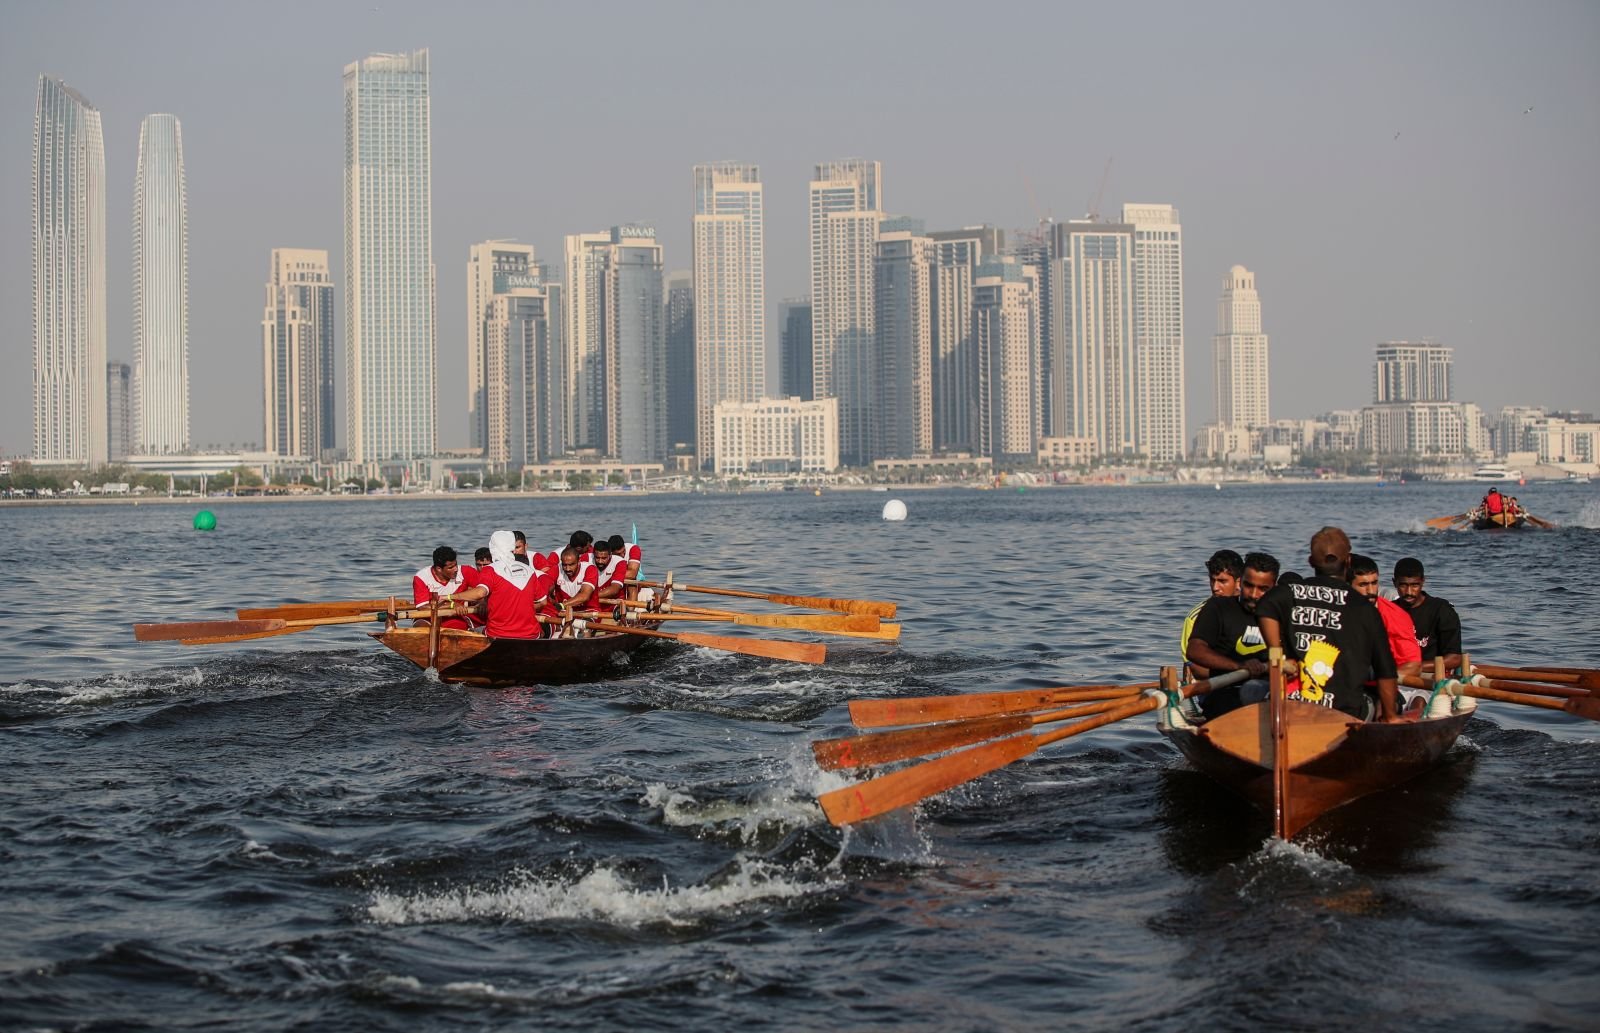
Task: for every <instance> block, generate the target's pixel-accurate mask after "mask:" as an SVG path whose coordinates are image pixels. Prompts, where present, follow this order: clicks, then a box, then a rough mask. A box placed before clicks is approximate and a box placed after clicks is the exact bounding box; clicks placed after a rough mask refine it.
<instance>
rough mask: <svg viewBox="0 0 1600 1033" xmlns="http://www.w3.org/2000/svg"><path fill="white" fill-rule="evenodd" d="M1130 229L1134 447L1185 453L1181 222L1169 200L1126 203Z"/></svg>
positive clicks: (1172, 455)
mask: <svg viewBox="0 0 1600 1033" xmlns="http://www.w3.org/2000/svg"><path fill="white" fill-rule="evenodd" d="M1122 221H1123V223H1124V224H1125V225H1128V226H1131V227H1133V355H1134V362H1133V367H1134V369H1133V372H1134V451H1135V452H1137V453H1139V454H1140V455H1143V456H1145V457H1146V458H1148V459H1150V460H1152V461H1154V462H1159V463H1166V462H1171V461H1173V460H1175V459H1182V458H1183V453H1184V445H1185V442H1184V436H1185V435H1184V415H1185V414H1184V410H1185V405H1184V386H1183V226H1182V224H1181V222H1180V220H1179V218H1178V210H1177V209H1176V208H1174V207H1173V206H1172V205H1170V204H1125V205H1123V206H1122Z"/></svg>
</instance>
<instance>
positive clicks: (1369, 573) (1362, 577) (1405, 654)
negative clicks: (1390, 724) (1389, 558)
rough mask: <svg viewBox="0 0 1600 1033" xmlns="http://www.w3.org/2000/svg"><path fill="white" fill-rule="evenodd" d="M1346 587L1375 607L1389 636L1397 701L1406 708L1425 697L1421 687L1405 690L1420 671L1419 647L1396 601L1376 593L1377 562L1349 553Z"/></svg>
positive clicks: (1404, 614) (1411, 628) (1403, 612)
mask: <svg viewBox="0 0 1600 1033" xmlns="http://www.w3.org/2000/svg"><path fill="white" fill-rule="evenodd" d="M1350 587H1351V588H1353V589H1355V590H1356V594H1357V595H1360V596H1362V597H1363V598H1365V599H1370V600H1371V601H1372V603H1373V605H1374V606H1376V607H1377V608H1378V616H1379V617H1380V618H1382V620H1383V630H1384V632H1385V634H1387V635H1388V637H1389V652H1391V653H1393V654H1394V666H1395V671H1396V672H1397V674H1398V676H1399V680H1400V696H1401V702H1402V703H1404V704H1405V706H1406V707H1407V708H1409V707H1410V706H1411V705H1412V703H1414V702H1415V701H1416V700H1417V699H1418V698H1421V699H1424V700H1426V699H1427V697H1428V695H1429V693H1428V692H1426V691H1424V690H1422V689H1408V688H1406V686H1405V680H1406V679H1407V678H1410V677H1414V676H1415V675H1418V674H1421V673H1422V650H1421V649H1420V648H1419V647H1418V646H1417V636H1416V628H1415V626H1413V625H1412V623H1411V618H1410V617H1409V616H1408V615H1407V614H1406V611H1404V610H1402V609H1401V608H1400V607H1399V605H1398V604H1396V603H1393V602H1390V601H1389V600H1388V599H1385V598H1383V596H1381V595H1379V594H1378V562H1377V561H1376V560H1374V559H1373V558H1372V557H1371V556H1361V555H1357V554H1352V555H1351V557H1350Z"/></svg>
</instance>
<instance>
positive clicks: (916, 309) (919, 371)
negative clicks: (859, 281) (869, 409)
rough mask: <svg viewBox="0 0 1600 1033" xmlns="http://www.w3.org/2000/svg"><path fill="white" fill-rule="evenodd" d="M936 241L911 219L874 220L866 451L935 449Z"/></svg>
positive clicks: (891, 453)
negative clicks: (871, 397) (872, 325)
mask: <svg viewBox="0 0 1600 1033" xmlns="http://www.w3.org/2000/svg"><path fill="white" fill-rule="evenodd" d="M933 261H934V246H933V241H932V240H930V239H929V238H928V237H927V236H925V235H924V232H923V226H922V223H921V222H920V221H918V220H915V219H885V220H883V222H881V223H880V224H879V227H878V244H877V259H876V265H875V270H876V271H875V279H874V283H873V294H874V297H875V299H876V300H875V305H874V308H875V316H876V319H875V328H874V329H875V335H876V339H875V342H874V349H873V350H874V351H875V352H876V359H875V361H876V367H875V369H874V370H873V381H874V387H875V399H874V404H873V417H874V418H873V420H872V431H873V435H872V441H871V444H870V445H869V446H868V456H867V458H869V459H911V458H913V457H915V456H926V455H929V454H931V453H932V452H933V306H932V287H933V285H932V270H933Z"/></svg>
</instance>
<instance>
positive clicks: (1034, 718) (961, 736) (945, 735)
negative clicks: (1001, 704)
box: [811, 696, 1133, 771]
mask: <svg viewBox="0 0 1600 1033" xmlns="http://www.w3.org/2000/svg"><path fill="white" fill-rule="evenodd" d="M1132 698H1133V697H1132V696H1118V697H1117V698H1116V699H1108V700H1102V701H1100V702H1099V703H1083V704H1080V705H1078V706H1075V707H1065V708H1063V709H1061V710H1052V711H1049V712H1048V713H1043V714H1026V713H1024V714H1000V715H997V716H995V717H973V718H968V719H967V720H965V721H945V722H943V723H941V724H935V725H918V726H917V727H915V728H902V729H900V730H898V731H893V732H867V733H865V734H863V735H846V736H843V737H841V738H838V739H818V740H817V741H816V742H814V743H812V744H811V754H812V756H814V757H816V759H817V766H818V767H820V768H822V769H823V770H824V771H837V770H840V769H842V768H864V767H870V766H872V765H874V764H888V763H891V762H893V761H897V760H906V759H908V758H910V757H925V756H928V755H929V754H934V753H943V752H945V751H946V750H953V749H955V748H956V747H958V746H971V745H972V744H974V743H980V742H984V741H986V740H989V739H998V738H1000V737H1001V736H1003V735H1011V734H1012V733H1014V732H1023V731H1027V730H1028V729H1029V728H1033V727H1035V726H1037V725H1042V724H1051V723H1054V722H1056V721H1070V720H1072V719H1073V718H1078V717H1088V716H1089V715H1091V714H1103V713H1105V712H1106V711H1108V710H1114V709H1115V708H1117V707H1120V706H1123V705H1125V704H1126V703H1127V702H1128V701H1129V700H1130V699H1132Z"/></svg>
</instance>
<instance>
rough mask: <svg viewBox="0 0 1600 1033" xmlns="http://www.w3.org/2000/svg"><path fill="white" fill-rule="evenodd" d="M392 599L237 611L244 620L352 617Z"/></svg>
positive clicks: (288, 605) (287, 604) (384, 604)
mask: <svg viewBox="0 0 1600 1033" xmlns="http://www.w3.org/2000/svg"><path fill="white" fill-rule="evenodd" d="M392 601H393V600H391V599H347V600H343V601H340V602H331V603H285V604H283V605H282V606H257V607H253V608H241V609H239V610H236V611H235V613H236V615H237V616H238V618H239V619H240V620H243V621H270V620H282V621H295V620H308V619H311V618H315V617H351V616H354V615H355V614H358V613H377V612H378V611H380V610H384V609H386V608H387V607H388V606H389V604H390V603H391V602H392Z"/></svg>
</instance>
